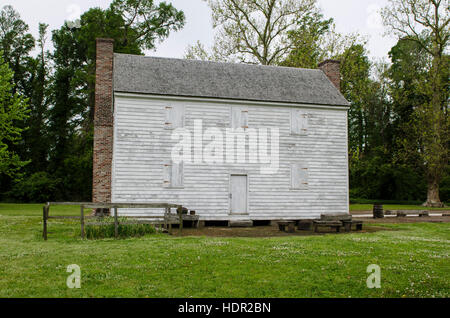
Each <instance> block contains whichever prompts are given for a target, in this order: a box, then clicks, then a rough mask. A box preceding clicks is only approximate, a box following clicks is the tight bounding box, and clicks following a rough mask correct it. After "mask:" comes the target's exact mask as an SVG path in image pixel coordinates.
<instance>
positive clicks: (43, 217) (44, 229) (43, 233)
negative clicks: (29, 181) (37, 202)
mask: <svg viewBox="0 0 450 318" xmlns="http://www.w3.org/2000/svg"><path fill="white" fill-rule="evenodd" d="M47 216H48V214H47V206H44V208H43V209H42V221H43V226H44V228H43V230H42V237H43V238H44V241H47Z"/></svg>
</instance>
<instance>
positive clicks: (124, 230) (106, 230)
mask: <svg viewBox="0 0 450 318" xmlns="http://www.w3.org/2000/svg"><path fill="white" fill-rule="evenodd" d="M130 221H132V219H128V218H125V217H120V218H119V226H118V233H119V237H121V238H127V237H141V236H144V235H148V234H154V233H156V230H155V227H154V226H153V225H151V224H120V222H130ZM95 222H96V223H102V224H100V225H87V226H86V228H85V233H86V237H87V238H88V239H105V238H114V237H115V227H114V218H113V217H104V218H98V219H95Z"/></svg>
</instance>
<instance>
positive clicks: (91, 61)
mask: <svg viewBox="0 0 450 318" xmlns="http://www.w3.org/2000/svg"><path fill="white" fill-rule="evenodd" d="M184 19H185V18H184V14H183V12H182V11H179V10H176V9H175V8H174V7H173V6H172V5H171V4H167V3H165V2H161V3H159V4H155V1H153V0H114V1H113V2H112V3H111V5H110V7H109V8H108V9H105V10H103V9H100V8H92V9H90V10H88V11H87V12H85V13H84V14H83V15H82V16H81V17H80V21H79V22H80V23H79V24H78V27H72V26H73V25H72V24H65V25H64V26H62V27H61V28H60V29H59V30H56V31H54V32H53V35H52V41H53V44H54V47H55V50H54V53H53V55H52V60H53V62H54V67H55V72H54V75H53V81H52V88H51V91H52V104H53V105H52V107H50V109H49V118H48V119H49V120H48V126H49V134H50V136H51V140H52V142H51V145H50V150H51V151H50V170H51V171H52V172H53V173H55V175H56V176H57V177H59V178H60V179H61V180H63V185H64V188H63V189H62V190H61V191H62V193H63V195H62V197H63V198H75V196H77V197H76V199H82V200H88V199H89V197H90V193H91V191H90V188H89V185H90V184H91V182H89V179H91V177H92V176H91V174H92V120H93V110H94V97H95V95H94V93H95V67H96V65H95V54H96V42H95V39H96V38H98V37H108V38H112V39H114V41H115V44H114V50H115V52H119V53H129V54H142V52H143V50H145V49H152V48H154V47H155V45H156V44H157V41H162V40H163V39H165V38H166V37H167V36H168V35H169V33H170V32H171V31H176V30H179V29H180V28H182V27H183V25H184ZM74 44H76V45H74ZM80 188H82V189H84V191H83V193H82V195H81V197H80V196H79V193H80V191H79V189H80Z"/></svg>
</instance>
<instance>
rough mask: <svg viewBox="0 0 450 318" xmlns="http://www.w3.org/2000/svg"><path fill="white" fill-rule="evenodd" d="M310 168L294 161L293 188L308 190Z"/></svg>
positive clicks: (292, 172)
mask: <svg viewBox="0 0 450 318" xmlns="http://www.w3.org/2000/svg"><path fill="white" fill-rule="evenodd" d="M308 178H309V173H308V168H307V167H305V166H304V165H301V164H298V163H294V164H292V165H291V188H292V189H293V190H308Z"/></svg>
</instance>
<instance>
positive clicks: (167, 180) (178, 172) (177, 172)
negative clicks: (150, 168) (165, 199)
mask: <svg viewBox="0 0 450 318" xmlns="http://www.w3.org/2000/svg"><path fill="white" fill-rule="evenodd" d="M183 170H184V165H183V162H180V163H174V162H170V163H166V164H164V173H163V179H164V180H163V186H164V187H165V188H182V187H183Z"/></svg>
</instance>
